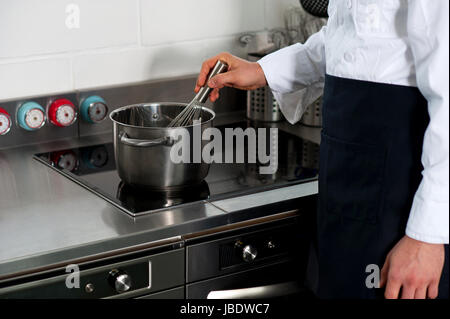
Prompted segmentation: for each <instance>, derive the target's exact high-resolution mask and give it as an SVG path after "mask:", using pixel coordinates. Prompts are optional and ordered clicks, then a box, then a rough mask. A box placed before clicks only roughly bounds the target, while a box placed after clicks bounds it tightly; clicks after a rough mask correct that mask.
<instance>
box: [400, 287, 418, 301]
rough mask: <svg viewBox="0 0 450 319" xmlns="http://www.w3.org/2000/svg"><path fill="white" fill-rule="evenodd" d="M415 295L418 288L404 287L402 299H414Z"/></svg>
mask: <svg viewBox="0 0 450 319" xmlns="http://www.w3.org/2000/svg"><path fill="white" fill-rule="evenodd" d="M415 293H416V288H415V287H414V286H403V287H402V298H401V299H414V295H415Z"/></svg>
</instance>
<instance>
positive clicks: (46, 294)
mask: <svg viewBox="0 0 450 319" xmlns="http://www.w3.org/2000/svg"><path fill="white" fill-rule="evenodd" d="M184 258H185V254H184V249H177V250H174V251H170V252H164V253H160V254H155V255H150V256H148V257H141V258H137V259H133V260H129V261H125V262H120V263H116V264H111V265H106V266H102V267H97V268H92V269H86V270H81V271H80V276H79V283H80V284H79V287H74V288H68V287H67V285H66V280H67V278H68V275H70V273H67V274H66V275H60V276H57V277H52V278H48V279H42V280H37V281H32V282H27V283H24V284H20V285H15V286H12V287H6V288H2V289H0V298H62V299H68V298H107V297H127V296H133V295H136V294H141V295H142V294H144V293H151V292H156V291H160V290H164V289H169V288H172V287H176V286H179V285H183V284H184ZM156 274H157V275H156ZM72 282H73V283H75V281H72ZM127 287H128V288H127Z"/></svg>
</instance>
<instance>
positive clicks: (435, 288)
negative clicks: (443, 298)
mask: <svg viewBox="0 0 450 319" xmlns="http://www.w3.org/2000/svg"><path fill="white" fill-rule="evenodd" d="M438 293H439V282H432V283H431V284H430V285H429V286H428V290H427V296H428V298H430V299H436V298H437V296H438Z"/></svg>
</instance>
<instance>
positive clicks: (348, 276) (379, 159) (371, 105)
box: [309, 76, 448, 298]
mask: <svg viewBox="0 0 450 319" xmlns="http://www.w3.org/2000/svg"><path fill="white" fill-rule="evenodd" d="M428 123H429V115H428V111H427V101H426V100H425V98H424V97H423V96H422V94H421V93H420V92H419V90H418V89H417V88H414V87H406V86H399V85H389V84H380V83H373V82H365V81H357V80H350V79H344V78H338V77H333V76H327V77H326V80H325V92H324V101H323V131H322V141H321V147H320V173H319V209H318V218H317V241H316V242H315V249H314V251H313V253H312V258H313V259H314V260H312V262H311V263H310V265H313V267H310V271H309V282H310V285H311V286H312V288H313V290H314V291H315V293H316V294H317V296H318V297H320V298H376V297H381V296H383V293H384V292H383V291H381V289H370V288H367V286H366V278H367V276H368V275H369V273H367V272H366V267H367V266H368V265H371V264H375V265H378V267H379V269H380V270H381V268H382V267H383V264H384V261H385V258H386V256H387V254H388V252H389V251H390V250H391V248H392V247H393V246H394V245H395V244H396V243H397V242H398V241H399V240H400V239H401V238H402V237H403V236H404V235H405V228H406V223H407V220H408V216H409V213H410V210H411V204H412V200H413V197H414V194H415V192H416V190H417V188H418V186H419V184H420V181H421V178H422V176H421V171H422V170H423V167H422V164H421V154H422V145H423V138H424V133H425V129H426V127H427V125H428ZM440 297H447V298H448V245H446V265H445V267H444V272H443V276H442V279H441V285H440Z"/></svg>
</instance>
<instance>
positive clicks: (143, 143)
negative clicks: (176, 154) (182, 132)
mask: <svg viewBox="0 0 450 319" xmlns="http://www.w3.org/2000/svg"><path fill="white" fill-rule="evenodd" d="M119 140H120V143H122V144H125V145H128V146H134V147H153V146H159V145H168V146H170V145H173V139H172V138H171V137H170V136H164V137H160V138H157V139H154V140H142V139H136V138H129V137H128V135H127V134H126V133H122V134H121V135H119Z"/></svg>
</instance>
